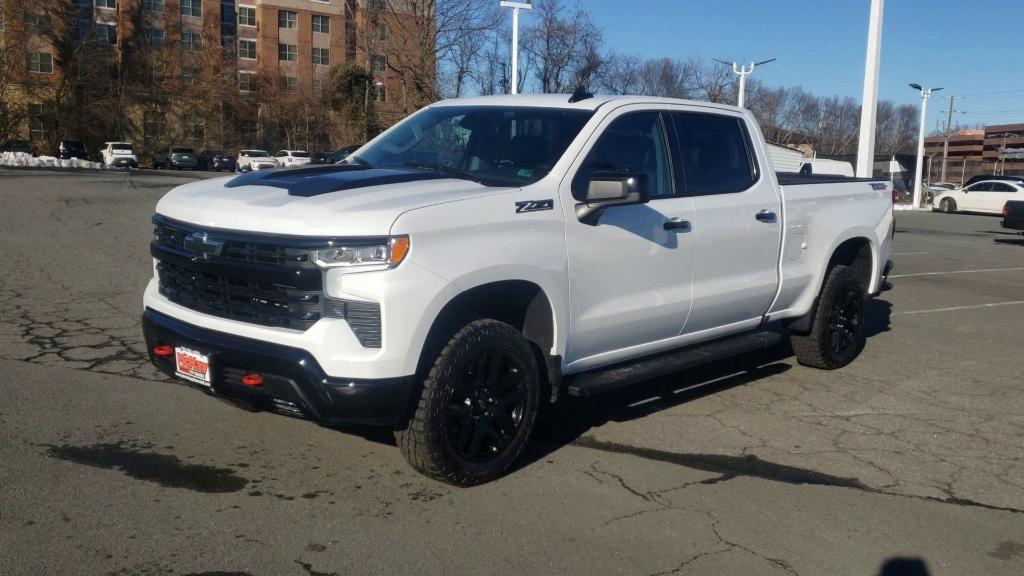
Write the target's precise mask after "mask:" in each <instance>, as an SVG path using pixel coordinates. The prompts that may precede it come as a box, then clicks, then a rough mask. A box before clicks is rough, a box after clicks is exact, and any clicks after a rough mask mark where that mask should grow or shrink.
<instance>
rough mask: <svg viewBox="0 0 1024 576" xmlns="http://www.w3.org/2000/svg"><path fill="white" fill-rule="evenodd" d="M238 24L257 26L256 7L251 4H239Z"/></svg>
mask: <svg viewBox="0 0 1024 576" xmlns="http://www.w3.org/2000/svg"><path fill="white" fill-rule="evenodd" d="M238 25H239V26H255V25H256V9H255V8H253V7H251V6H239V7H238Z"/></svg>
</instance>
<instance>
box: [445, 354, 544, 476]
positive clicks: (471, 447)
mask: <svg viewBox="0 0 1024 576" xmlns="http://www.w3.org/2000/svg"><path fill="white" fill-rule="evenodd" d="M523 373H524V368H523V367H522V366H521V365H520V362H519V360H518V359H516V358H515V357H514V356H513V355H512V354H509V353H508V352H507V351H505V350H503V349H501V348H499V347H493V348H489V349H486V350H484V351H482V352H481V353H480V354H479V355H478V356H477V357H476V358H474V359H472V360H470V361H469V362H468V363H467V365H466V366H465V368H464V370H463V372H462V376H461V377H460V378H459V381H458V384H457V385H456V387H455V389H454V390H453V391H452V395H451V398H449V400H448V426H447V428H448V443H449V446H450V448H451V449H452V450H453V451H454V452H455V453H456V454H457V455H458V456H459V457H460V458H462V459H464V460H466V461H468V462H477V463H479V462H487V461H489V460H492V459H494V457H495V456H498V455H500V454H502V453H504V452H505V451H506V450H507V449H508V447H509V445H510V444H511V443H512V442H513V440H514V439H515V438H516V433H517V432H518V431H519V428H520V427H521V426H522V424H523V413H524V411H525V405H526V395H527V387H526V383H525V381H524V377H523Z"/></svg>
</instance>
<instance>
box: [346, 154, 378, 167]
mask: <svg viewBox="0 0 1024 576" xmlns="http://www.w3.org/2000/svg"><path fill="white" fill-rule="evenodd" d="M349 159H352V160H355V161H356V163H357V164H360V165H362V166H365V167H366V168H369V169H373V164H370V163H369V162H367V161H366V160H364V159H363V158H360V157H359V156H349V157H348V158H346V159H345V163H346V164H351V162H349V161H348V160H349Z"/></svg>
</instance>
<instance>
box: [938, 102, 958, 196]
mask: <svg viewBox="0 0 1024 576" xmlns="http://www.w3.org/2000/svg"><path fill="white" fill-rule="evenodd" d="M957 98H960V96H953V95H950V97H949V115H948V116H947V117H946V129H945V130H944V131H943V133H944V135H945V138H943V140H942V178H940V179H939V180H940V181H941V182H945V181H946V164H947V163H948V161H949V131H950V130H951V129H952V127H953V103H954V102H955V101H956V99H957Z"/></svg>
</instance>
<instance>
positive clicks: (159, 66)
mask: <svg viewBox="0 0 1024 576" xmlns="http://www.w3.org/2000/svg"><path fill="white" fill-rule="evenodd" d="M146 71H147V72H148V74H149V81H150V82H163V80H164V63H163V61H160V60H156V61H152V62H149V63H147V64H146Z"/></svg>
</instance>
